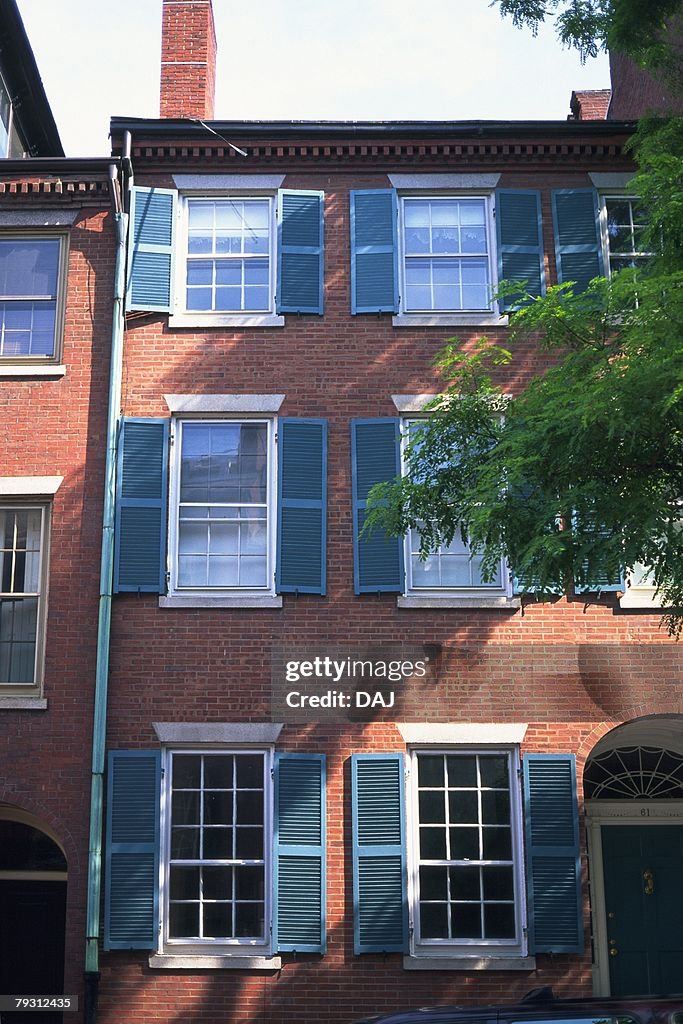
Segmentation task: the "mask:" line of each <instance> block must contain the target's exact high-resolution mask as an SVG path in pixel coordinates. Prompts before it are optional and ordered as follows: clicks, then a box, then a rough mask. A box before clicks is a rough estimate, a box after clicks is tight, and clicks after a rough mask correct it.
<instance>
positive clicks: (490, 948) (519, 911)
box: [406, 744, 528, 960]
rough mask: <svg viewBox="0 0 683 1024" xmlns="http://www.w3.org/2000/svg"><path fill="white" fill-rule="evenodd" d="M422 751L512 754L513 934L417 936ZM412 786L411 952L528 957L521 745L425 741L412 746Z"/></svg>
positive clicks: (435, 957)
mask: <svg viewBox="0 0 683 1024" xmlns="http://www.w3.org/2000/svg"><path fill="white" fill-rule="evenodd" d="M421 754H464V755H468V754H472V755H474V754H482V755H486V754H489V755H490V754H498V755H505V756H507V758H508V778H509V780H510V823H511V835H512V860H513V880H514V907H515V933H516V934H515V938H514V939H490V940H488V941H486V942H482V941H480V940H477V939H459V940H458V941H453V940H449V939H429V940H427V939H426V940H421V938H420V936H419V927H418V921H419V906H418V904H419V881H418V878H419V867H420V857H419V849H420V847H419V824H420V821H419V798H418V772H417V759H418V757H419V755H421ZM407 757H408V785H407V800H406V805H407V806H406V811H407V815H406V816H407V830H406V831H407V840H408V842H407V853H408V915H409V930H410V956H411V957H414V958H416V959H419V958H421V957H423V958H425V959H431V960H438V959H440V958H451V959H463V958H464V959H472V960H480V959H481V958H487V959H495V958H497V957H499V958H501V959H506V960H510V959H513V958H520V957H526V955H527V952H528V943H527V913H526V880H525V874H524V836H523V805H522V791H521V767H520V757H519V747H517V746H516V745H514V746H507V745H505V746H500V745H495V746H494V745H491V746H489V745H484V746H482V745H480V744H479V745H476V746H474V745H472V746H466V745H462V746H445V745H434V746H433V745H431V744H429V745H425V744H420V745H419V746H414V747H409V748H408V754H407Z"/></svg>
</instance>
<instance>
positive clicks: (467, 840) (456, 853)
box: [449, 828, 479, 860]
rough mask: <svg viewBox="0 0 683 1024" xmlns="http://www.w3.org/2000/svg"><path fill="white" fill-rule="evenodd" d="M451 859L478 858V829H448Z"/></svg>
mask: <svg viewBox="0 0 683 1024" xmlns="http://www.w3.org/2000/svg"><path fill="white" fill-rule="evenodd" d="M449 832H450V840H451V858H452V860H479V829H478V828H452V829H449Z"/></svg>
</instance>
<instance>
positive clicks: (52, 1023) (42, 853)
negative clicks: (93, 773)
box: [0, 806, 67, 1024]
mask: <svg viewBox="0 0 683 1024" xmlns="http://www.w3.org/2000/svg"><path fill="white" fill-rule="evenodd" d="M66 880H67V865H66V857H65V856H64V851H63V850H62V848H61V846H60V845H59V843H58V842H57V840H56V837H54V836H52V835H51V834H50V833H49V832H48V831H47V830H46V829H45V827H44V826H42V825H39V823H38V822H37V821H36V820H35V819H34V818H33V817H32V816H31V815H28V814H24V813H22V812H21V811H19V810H17V809H16V808H11V807H3V806H0V992H2V993H3V994H7V995H16V994H19V993H21V994H25V995H57V994H60V993H63V992H64V930H65V922H66ZM61 1020H62V1015H61V1014H60V1013H50V1012H40V1013H33V1012H31V1013H25V1012H23V1013H11V1012H3V1013H2V1024H10V1022H12V1024H13V1022H14V1021H17V1022H19V1021H21V1022H23V1024H29V1022H33V1024H56V1022H60V1021H61Z"/></svg>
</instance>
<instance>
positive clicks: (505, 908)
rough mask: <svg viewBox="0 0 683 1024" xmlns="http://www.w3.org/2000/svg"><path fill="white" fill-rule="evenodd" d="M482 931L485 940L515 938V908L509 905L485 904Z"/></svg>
mask: <svg viewBox="0 0 683 1024" xmlns="http://www.w3.org/2000/svg"><path fill="white" fill-rule="evenodd" d="M484 929H485V935H486V938H487V939H513V938H514V937H515V908H514V906H513V905H512V904H511V903H485V904H484Z"/></svg>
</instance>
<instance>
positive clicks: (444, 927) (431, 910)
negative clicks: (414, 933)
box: [420, 903, 448, 939]
mask: <svg viewBox="0 0 683 1024" xmlns="http://www.w3.org/2000/svg"><path fill="white" fill-rule="evenodd" d="M420 933H421V935H422V938H423V939H447V938H448V904H446V903H421V904H420Z"/></svg>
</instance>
